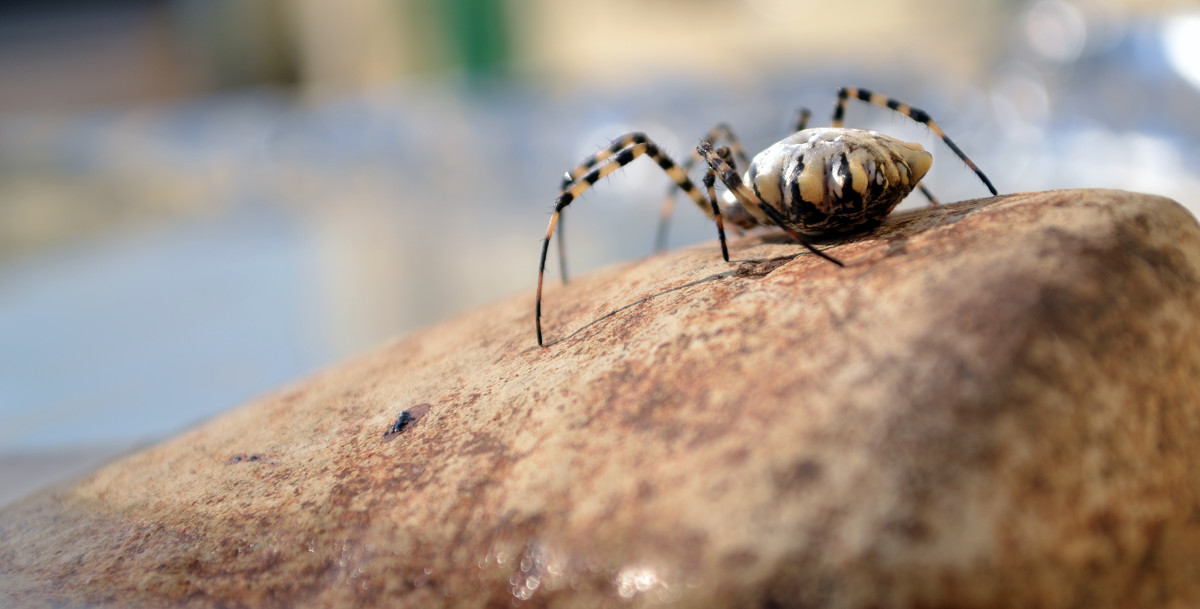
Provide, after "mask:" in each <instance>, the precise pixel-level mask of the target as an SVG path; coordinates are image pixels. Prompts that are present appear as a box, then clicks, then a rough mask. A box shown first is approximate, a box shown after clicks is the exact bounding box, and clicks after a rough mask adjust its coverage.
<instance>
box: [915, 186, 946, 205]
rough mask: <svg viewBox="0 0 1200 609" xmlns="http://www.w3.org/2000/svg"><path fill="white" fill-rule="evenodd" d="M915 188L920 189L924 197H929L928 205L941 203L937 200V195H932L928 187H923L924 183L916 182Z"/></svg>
mask: <svg viewBox="0 0 1200 609" xmlns="http://www.w3.org/2000/svg"><path fill="white" fill-rule="evenodd" d="M917 188H919V189H921V194H923V195H925V198H926V199H929V206H930V207H937V206H939V205H941V203H939V202H938V200H937V197H935V196H933V193H932V192H929V189H928V188H925V185H924V184H921V183H919V182H918V183H917Z"/></svg>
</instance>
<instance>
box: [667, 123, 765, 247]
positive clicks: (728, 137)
mask: <svg viewBox="0 0 1200 609" xmlns="http://www.w3.org/2000/svg"><path fill="white" fill-rule="evenodd" d="M701 141H704V142H709V143H711V144H712V145H714V146H716V145H717V143H718V142H721V141H725V142H728V146H729V149H730V150H731V151H732V152H733V154H734V155H736V157H737V159H738V160H739V161H740V162H741V163H743V164H745V163H748V162H749V161H748V158H749V157H747V156H746V149H745V147H743V146H742V142H741V140H739V139H738V137H737V136H736V135H734V133H733V129H731V128H730V127H729V125H728V124H726V123H720V124H718V125H717V126H715V127H713V128H712V129H709V130H708V133H707V134H706V135H705V136H704V139H703V140H701ZM699 160H700V153H699V152H696V151H694V150H693V151H692V154H691V156H689V157H688V159H687V160H686V161H684V162H683V171H684V172H685V173H691V170H692V166H693V165H695V164H696V162H697V161H699ZM678 191H679V187H678V186H676V185H674V184H672V185H671V186H670V187H669V188H668V189H667V194H666V196H664V197H663V203H662V209H661V210H660V211H659V213H658V232H657V233H656V235H657V236H656V238H655V240H654V249H655V251H660V252H661V251H662V250H665V249H667V226H668V224H670V221H671V214H672V213H674V211H675V194H676V193H677V192H678ZM701 209H702V210H703V209H704V208H703V207H702V208H701ZM705 213H706V214H707V213H708V212H705ZM726 260H728V258H726Z"/></svg>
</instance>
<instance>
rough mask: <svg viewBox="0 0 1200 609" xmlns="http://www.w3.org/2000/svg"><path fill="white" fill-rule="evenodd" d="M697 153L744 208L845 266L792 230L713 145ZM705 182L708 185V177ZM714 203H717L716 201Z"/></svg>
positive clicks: (812, 250) (706, 146)
mask: <svg viewBox="0 0 1200 609" xmlns="http://www.w3.org/2000/svg"><path fill="white" fill-rule="evenodd" d="M696 151H697V152H699V153H700V155H701V156H702V157H704V161H705V162H706V163H708V167H709V172H711V173H713V174H715V175H716V176H717V177H719V178H721V181H722V182H724V183H725V186H726V187H727V188H729V191H730V192H732V193H733V196H734V197H736V198H737V200H738V203H741V204H742V206H744V207H747V208H750V209H757V210H759V211H761V212H762V213H763V215H765V216H766V217H767V218H770V220H771V221H772V222H774V223H775V224H776V225H777V226H779V228H782V229H783V230H784V232H786V233H787V234H789V235H791V237H792V238H793V239H795V240H796V242H797V243H799V244H800V245H803V246H804V247H805V248H807V249H808V251H810V252H812V253H814V254H816V255H818V256H820V257H822V258H824V259H826V260H828V261H830V262H832V263H834V264H836V265H838V266H845V265H844V264H842V262H841V261H840V260H838V259H836V258H834V257H832V256H830V255H829V254H826V253H825V252H822V251H821V250H819V249H817V248H816V247H815V246H813V244H812V243H811V242H810V241H809V240H808V237H806V236H804V235H802V234H800V233H798V232H796V231H794V230H792V228H791V227H789V226H788V225H787V220H786V219H785V218H784V217H783V215H782V214H780V213H779V212H778V211H776V210H775V208H773V207H771V206H770V205H767V204H766V203H764V202H763V201H762V200H761V199H759V198H758V195H756V194H754V191H753V190H750V188H749V187H747V186H746V184H745V183H744V182H742V178H741V176H739V175H738V172H737V169H735V168H734V167H733V166H732V165H730V163H729V161H728V160H727V159H726V158H722V157H721V155H719V154H718V153H717V152H716V151H715V150H713V147H712V144H710V143H708V142H700V145H699V146H697V147H696ZM705 181H706V183H707V176H706V180H705ZM713 201H714V203H715V201H716V200H715V199H714V200H713Z"/></svg>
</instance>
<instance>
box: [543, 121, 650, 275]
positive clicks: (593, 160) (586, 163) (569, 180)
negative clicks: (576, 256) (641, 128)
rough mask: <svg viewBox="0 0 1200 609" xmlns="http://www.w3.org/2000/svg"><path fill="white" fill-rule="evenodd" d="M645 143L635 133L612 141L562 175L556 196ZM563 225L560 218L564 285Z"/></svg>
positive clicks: (560, 247)
mask: <svg viewBox="0 0 1200 609" xmlns="http://www.w3.org/2000/svg"><path fill="white" fill-rule="evenodd" d="M645 142H646V136H645V135H644V134H641V133H636V132H635V133H627V134H625V135H624V136H622V137H619V138H617V139H615V140H613V143H612V144H610V145H609V146H608V147H607V148H604V149H601V150H600V151H598V152H597V153H596V154H593V155H592V156H590V157H588V158H586V159H584V160H583V162H582V163H580V164H578V165H576V166H575V168H574V169H572V170H570V171H568V172H566V173H565V174H563V179H562V183H561V184H559V186H558V194H559V195H562V193H564V192H566V190H567V189H568V188H570V187H571V185H572V184H574V183H575V180H578V179H579V177H580V176H582V175H584V174H586V173H587V172H588V171H589V170H591V169H592V168H593V167H595V166H596V165H598V164H601V163H603V162H604V161H607V160H608V159H610V158H612V156H613V155H614V154H617V153H618V152H620V151H622V150H624V149H625V148H628V147H630V146H633V145H634V144H642V143H645ZM563 224H564V222H563V221H562V217H561V216H560V217H559V222H558V268H559V272H560V273H561V274H562V281H563V283H566V282H567V247H566V237H564V236H563V235H564V232H563Z"/></svg>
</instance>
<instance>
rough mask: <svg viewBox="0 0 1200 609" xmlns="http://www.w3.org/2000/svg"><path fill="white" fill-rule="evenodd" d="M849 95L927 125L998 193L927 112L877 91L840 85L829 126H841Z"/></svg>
mask: <svg viewBox="0 0 1200 609" xmlns="http://www.w3.org/2000/svg"><path fill="white" fill-rule="evenodd" d="M851 97H853V98H856V99H860V100H862V101H865V102H867V103H871V104H875V105H876V106H883V107H885V108H891V109H892V110H895V111H896V112H899V113H900V114H903V115H904V116H907V117H908V118H911V119H913V120H914V121H917V122H918V123H921V124H923V125H925V126H926V127H929V130H930V131H933V132H934V133H935V134H937V136H938V137H940V138H942V141H943V142H946V145H947V146H949V147H950V149H951V150H953V151H954V154H957V155H958V158H960V159H962V160H963V162H964V163H966V164H967V167H970V168H971V170H972V171H974V172H975V175H977V176H979V179H980V180H982V181H983V184H984V186H987V188H988V190H990V191H991V193H992V194H993V195H996V194H999V193H997V192H996V187H995V186H992V182H991V180H989V179H987V176H985V175H983V171H981V170H980V169H979V167H978V166H976V165H975V163H973V162H971V159H969V158H967V155H966V153H964V152H963V151H962V149H961V148H959V147H958V145H957V144H955V143H954V140H951V139H950V138H949V136H947V135H946V132H945V131H942V128H941V127H940V126H938V124H937V123H936V122H934V120H933V119H932V118H930V116H929V113H928V112H926V111H924V110H921V109H919V108H914V107H912V106H910V105H908V104H906V103H904V102H901V101H898V100H895V99H892V98H890V97H885V96H883V95H880V94H878V93H872V92H871V91H868V90H866V89H859V88H856V87H842V88H841V89H838V99H837V106H836V107H835V108H834V110H833V123H832V124H831V125H830V126H831V127H839V128H840V127H841V126H842V121H843V119H844V118H845V116H846V100H847V99H849V98H851ZM926 195H928V192H926Z"/></svg>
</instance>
